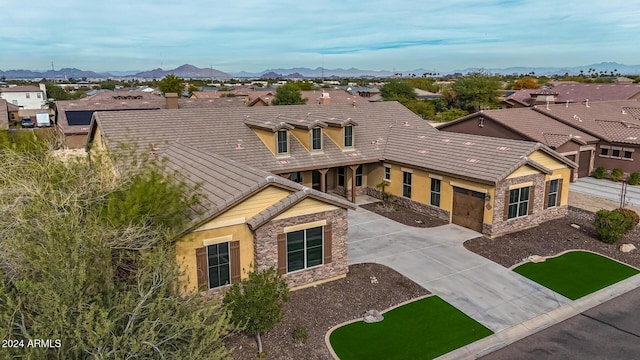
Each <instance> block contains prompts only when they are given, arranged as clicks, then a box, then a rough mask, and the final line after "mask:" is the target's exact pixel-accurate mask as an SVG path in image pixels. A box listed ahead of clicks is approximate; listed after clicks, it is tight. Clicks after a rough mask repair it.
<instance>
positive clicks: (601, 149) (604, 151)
mask: <svg viewBox="0 0 640 360" xmlns="http://www.w3.org/2000/svg"><path fill="white" fill-rule="evenodd" d="M600 155H602V156H609V149H605V148H600Z"/></svg>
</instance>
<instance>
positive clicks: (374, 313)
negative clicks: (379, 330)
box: [362, 310, 384, 323]
mask: <svg viewBox="0 0 640 360" xmlns="http://www.w3.org/2000/svg"><path fill="white" fill-rule="evenodd" d="M362 320H364V322H366V323H375V322H380V321H382V320H384V316H382V314H381V313H380V311H378V310H368V311H367V312H365V313H364V316H363V317H362Z"/></svg>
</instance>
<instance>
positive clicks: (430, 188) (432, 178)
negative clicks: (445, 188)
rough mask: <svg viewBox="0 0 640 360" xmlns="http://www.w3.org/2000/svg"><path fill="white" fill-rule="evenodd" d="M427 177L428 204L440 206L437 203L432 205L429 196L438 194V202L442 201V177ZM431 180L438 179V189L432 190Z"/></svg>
mask: <svg viewBox="0 0 640 360" xmlns="http://www.w3.org/2000/svg"><path fill="white" fill-rule="evenodd" d="M429 178H430V180H429V205H431V206H436V207H440V204H438V205H433V204H432V203H431V196H432V195H433V194H438V195H439V197H438V198H439V200H440V203H442V179H438V178H435V177H431V176H429ZM431 180H438V181H440V191H434V190H433V187H432V186H431V185H432V181H431Z"/></svg>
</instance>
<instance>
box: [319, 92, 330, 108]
mask: <svg viewBox="0 0 640 360" xmlns="http://www.w3.org/2000/svg"><path fill="white" fill-rule="evenodd" d="M330 102H331V97H330V96H329V93H326V92H324V91H323V92H322V96H320V105H329V103H330Z"/></svg>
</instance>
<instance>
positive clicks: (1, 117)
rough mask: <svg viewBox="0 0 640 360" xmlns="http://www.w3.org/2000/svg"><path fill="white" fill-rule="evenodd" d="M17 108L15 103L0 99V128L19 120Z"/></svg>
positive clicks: (6, 127)
mask: <svg viewBox="0 0 640 360" xmlns="http://www.w3.org/2000/svg"><path fill="white" fill-rule="evenodd" d="M19 110H20V108H19V107H18V106H17V105H13V104H11V103H8V102H7V101H6V100H4V99H0V130H7V129H8V128H9V125H15V124H16V123H17V122H18V121H19V120H20V116H19V115H18V112H19Z"/></svg>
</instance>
